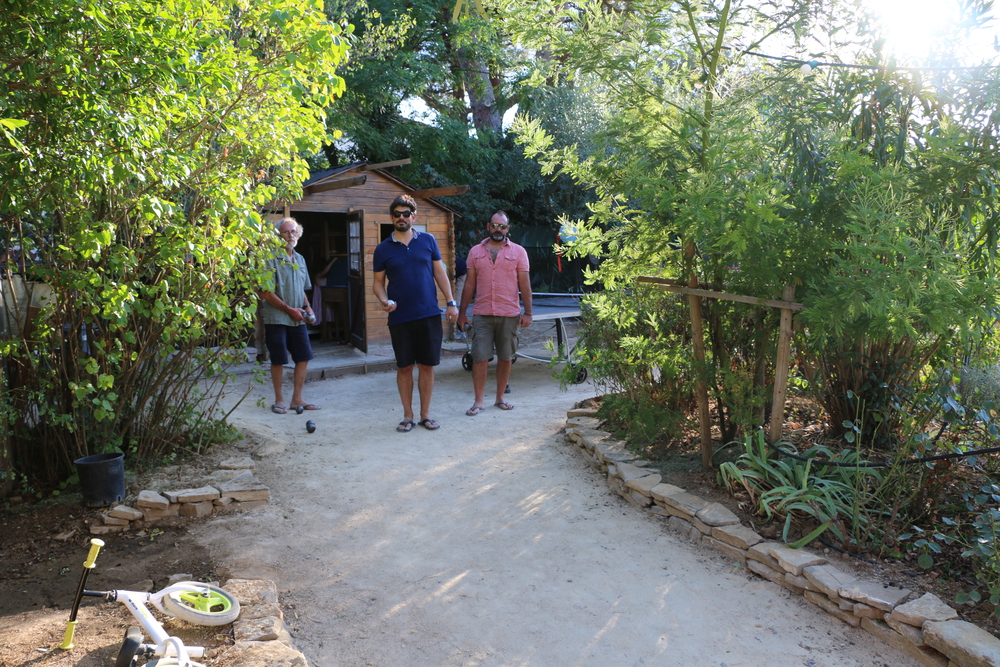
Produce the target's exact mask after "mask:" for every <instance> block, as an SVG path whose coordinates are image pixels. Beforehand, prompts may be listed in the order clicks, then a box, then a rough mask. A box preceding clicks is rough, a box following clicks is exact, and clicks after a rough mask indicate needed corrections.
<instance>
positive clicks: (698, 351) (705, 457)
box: [685, 242, 712, 470]
mask: <svg viewBox="0 0 1000 667" xmlns="http://www.w3.org/2000/svg"><path fill="white" fill-rule="evenodd" d="M694 253H695V246H694V243H693V242H689V243H688V246H687V250H686V252H685V255H686V256H687V257H688V259H692V258H693V257H694ZM688 286H690V287H694V288H697V287H698V276H697V275H696V274H695V272H694V270H693V269H692V271H691V273H690V278H689V280H688ZM688 304H689V305H690V307H691V344H692V346H693V348H694V363H695V366H696V367H697V369H696V371H695V372H696V373H697V374H698V376H699V377H698V384H697V385H696V386H695V394H696V398H697V399H698V423H699V425H700V428H701V466H702V467H703V468H705V469H706V470H711V469H712V420H711V417H710V416H709V412H708V383H707V382H706V381H705V377H704V372H705V333H704V327H703V325H702V318H701V297H699V296H697V295H694V294H689V295H688Z"/></svg>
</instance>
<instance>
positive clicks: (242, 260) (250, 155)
mask: <svg viewBox="0 0 1000 667" xmlns="http://www.w3.org/2000/svg"><path fill="white" fill-rule="evenodd" d="M6 6H7V11H6V12H5V13H3V14H2V15H0V54H2V55H0V61H2V62H3V64H4V67H3V68H0V91H2V94H0V117H3V116H11V117H16V118H18V119H19V120H21V121H26V123H24V124H19V123H15V124H14V125H13V126H11V125H10V124H5V128H6V129H5V131H6V134H5V137H7V141H6V143H4V144H3V146H2V148H0V165H2V168H3V173H4V179H3V180H2V182H0V217H2V218H3V220H4V225H3V229H2V231H0V244H2V246H3V248H4V250H5V251H6V253H7V254H6V256H5V260H6V261H5V263H4V265H3V271H4V273H3V276H2V278H3V280H4V281H5V284H7V285H12V286H13V288H18V287H19V286H20V285H21V284H22V281H25V282H24V283H23V284H26V285H27V286H28V288H30V287H31V286H32V285H37V284H45V285H48V286H50V287H51V293H50V294H48V295H47V296H45V297H44V298H35V299H34V301H33V302H32V303H30V304H29V303H27V302H26V300H25V299H24V298H22V299H21V303H11V302H10V300H8V304H7V305H8V309H9V310H10V311H11V312H14V313H17V312H20V313H21V315H20V316H19V326H18V327H13V328H11V329H9V330H8V331H7V336H8V337H7V338H6V339H5V340H3V341H0V348H2V350H0V351H2V354H3V356H4V357H5V358H9V359H10V360H11V363H10V366H9V367H8V370H9V373H10V376H9V378H10V380H11V382H10V385H9V387H7V388H5V392H6V393H5V395H4V397H3V398H4V405H5V406H7V407H8V409H7V410H6V412H5V415H4V416H5V417H6V420H7V423H8V424H9V425H10V426H11V429H12V433H13V436H12V450H13V454H14V456H13V458H14V463H15V465H16V466H18V467H19V468H21V469H23V470H25V471H27V472H29V473H30V474H32V475H37V476H39V477H40V478H42V479H43V481H47V482H48V483H51V482H53V481H54V480H56V479H60V478H61V477H63V476H64V475H65V474H66V472H67V471H68V470H69V467H70V463H71V461H72V460H74V459H75V458H77V457H79V456H84V455H87V454H91V453H95V452H103V451H108V450H114V449H122V450H125V451H127V452H128V453H130V454H135V455H137V456H139V457H146V456H149V457H152V456H157V455H158V454H159V453H160V452H163V451H165V450H166V449H169V448H171V447H175V446H182V447H186V448H189V449H197V448H199V447H202V446H204V445H205V444H207V442H206V440H207V438H206V437H205V436H206V435H210V436H211V437H214V436H215V435H217V432H216V429H217V428H218V427H216V426H214V425H213V424H212V423H213V421H214V420H215V419H217V418H218V416H219V415H218V414H217V413H216V412H215V410H216V408H217V406H218V399H219V395H220V391H222V387H223V386H224V385H225V383H226V382H227V381H228V377H227V376H226V374H225V372H224V369H225V367H226V366H227V365H228V364H230V363H232V362H233V361H235V360H236V358H234V357H233V356H232V354H231V353H230V352H228V351H227V349H228V348H229V347H230V346H231V345H233V343H234V342H236V341H240V342H241V339H242V340H245V338H246V337H247V335H248V327H250V326H251V323H252V318H253V314H254V312H255V305H256V299H255V296H254V290H255V289H256V288H258V287H260V286H262V285H263V284H264V283H266V280H267V277H266V276H267V274H266V272H264V271H263V263H264V261H265V260H266V259H267V258H268V257H270V256H272V253H273V252H274V247H275V243H276V242H275V240H274V239H275V237H274V234H273V231H272V230H271V228H270V225H269V224H267V223H266V222H265V221H264V220H263V219H262V216H261V211H262V209H263V208H264V207H265V206H266V205H267V204H269V203H270V202H272V201H273V200H275V198H285V197H290V196H294V195H295V194H296V193H297V191H298V188H299V184H300V183H301V182H302V180H304V178H305V176H306V174H307V171H306V165H305V162H304V161H303V160H302V159H301V158H299V157H298V155H299V154H300V153H302V152H306V153H312V152H315V151H316V150H318V149H319V146H320V145H321V144H322V143H324V142H327V141H330V140H331V139H332V137H329V136H328V135H327V133H326V131H325V128H324V124H323V120H324V112H323V108H324V107H326V106H328V105H330V104H332V102H333V100H334V98H335V97H336V96H337V95H338V94H340V93H341V92H342V91H343V80H342V79H341V78H340V77H339V76H338V75H337V74H336V72H335V68H336V66H337V64H338V63H339V62H340V61H341V60H342V59H343V58H344V57H345V56H346V51H347V42H346V41H345V37H344V34H343V32H344V31H343V30H342V28H341V27H340V26H337V25H334V24H331V23H329V22H327V21H325V20H324V16H323V15H322V13H321V12H320V11H319V9H321V7H318V6H317V5H316V3H302V2H293V1H292V0H262V1H260V2H253V3H250V2H236V3H232V4H229V5H219V4H218V3H211V2H207V1H206V0H169V1H167V2H158V3H150V2H145V1H138V0H137V1H135V2H119V1H115V2H111V1H110V0H106V1H98V2H91V3H88V4H87V5H86V6H83V5H81V4H80V3H77V2H74V1H72V0H39V1H37V2H35V1H34V0H33V1H32V2H9V3H7V5H6ZM12 136H13V138H14V140H12V139H11V137H12ZM13 288H12V289H13ZM7 296H8V297H9V295H7ZM36 297H37V294H36ZM29 305H30V306H32V309H30V310H29V308H28V306H29ZM35 307H37V308H39V310H38V311H37V312H36V311H35V310H34V308H35ZM29 313H30V318H29ZM237 347H242V344H239V345H237Z"/></svg>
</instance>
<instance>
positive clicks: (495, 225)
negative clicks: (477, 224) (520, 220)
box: [490, 222, 510, 229]
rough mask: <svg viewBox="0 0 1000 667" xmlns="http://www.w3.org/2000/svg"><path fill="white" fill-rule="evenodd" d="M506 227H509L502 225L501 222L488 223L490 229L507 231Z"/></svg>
mask: <svg viewBox="0 0 1000 667" xmlns="http://www.w3.org/2000/svg"><path fill="white" fill-rule="evenodd" d="M508 227H510V225H508V224H504V223H502V222H491V223H490V229H507V228H508Z"/></svg>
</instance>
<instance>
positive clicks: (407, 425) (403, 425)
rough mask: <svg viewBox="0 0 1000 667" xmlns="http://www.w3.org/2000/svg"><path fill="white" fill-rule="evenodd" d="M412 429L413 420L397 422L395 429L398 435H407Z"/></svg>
mask: <svg viewBox="0 0 1000 667" xmlns="http://www.w3.org/2000/svg"><path fill="white" fill-rule="evenodd" d="M413 427H414V423H413V420H412V419H406V420H404V421H401V422H399V426H397V427H396V430H397V431H399V432H400V433H409V432H410V431H412V430H413Z"/></svg>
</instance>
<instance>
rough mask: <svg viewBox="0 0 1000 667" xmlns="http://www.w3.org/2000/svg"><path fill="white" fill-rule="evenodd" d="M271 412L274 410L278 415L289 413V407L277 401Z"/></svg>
mask: <svg viewBox="0 0 1000 667" xmlns="http://www.w3.org/2000/svg"><path fill="white" fill-rule="evenodd" d="M271 412H273V413H274V414H276V415H286V414H288V408H286V407H285V406H284V405H278V404H277V403H275V404H274V405H272V406H271Z"/></svg>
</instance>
